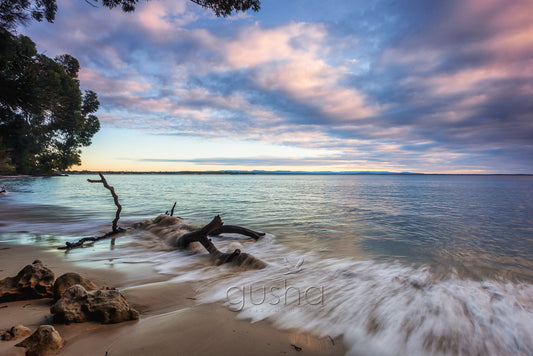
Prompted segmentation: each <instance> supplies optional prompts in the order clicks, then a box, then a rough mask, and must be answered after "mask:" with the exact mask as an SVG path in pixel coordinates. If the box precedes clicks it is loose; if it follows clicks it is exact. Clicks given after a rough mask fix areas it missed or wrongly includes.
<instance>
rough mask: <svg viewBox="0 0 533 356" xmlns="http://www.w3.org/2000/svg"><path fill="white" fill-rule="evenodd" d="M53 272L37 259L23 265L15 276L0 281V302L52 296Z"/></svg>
mask: <svg viewBox="0 0 533 356" xmlns="http://www.w3.org/2000/svg"><path fill="white" fill-rule="evenodd" d="M53 285H54V272H52V271H51V270H50V269H49V268H47V267H45V266H44V265H43V263H42V262H41V261H39V260H35V261H33V263H32V264H31V265H27V266H26V267H24V268H23V269H22V270H21V271H20V272H19V273H18V274H17V275H16V276H15V277H7V278H4V279H2V280H1V281H0V302H11V301H15V300H25V299H39V298H48V297H51V296H52V286H53Z"/></svg>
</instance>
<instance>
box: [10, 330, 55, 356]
mask: <svg viewBox="0 0 533 356" xmlns="http://www.w3.org/2000/svg"><path fill="white" fill-rule="evenodd" d="M15 346H19V347H25V348H26V356H41V355H49V354H53V353H56V352H57V351H58V350H59V349H60V348H62V347H63V338H61V335H59V333H58V332H57V330H56V329H54V327H53V326H52V325H41V326H39V328H38V329H37V330H35V332H34V333H33V334H31V335H30V337H28V338H27V339H24V340H22V342H19V343H18V344H16V345H15Z"/></svg>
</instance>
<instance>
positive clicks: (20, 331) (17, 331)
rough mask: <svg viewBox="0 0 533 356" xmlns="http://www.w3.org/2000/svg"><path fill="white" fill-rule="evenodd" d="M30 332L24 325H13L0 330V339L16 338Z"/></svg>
mask: <svg viewBox="0 0 533 356" xmlns="http://www.w3.org/2000/svg"><path fill="white" fill-rule="evenodd" d="M30 334H31V330H30V329H29V328H27V327H25V326H24V325H15V326H13V327H11V328H10V329H7V330H5V331H0V340H5V341H10V340H16V339H19V338H21V337H24V336H28V335H30Z"/></svg>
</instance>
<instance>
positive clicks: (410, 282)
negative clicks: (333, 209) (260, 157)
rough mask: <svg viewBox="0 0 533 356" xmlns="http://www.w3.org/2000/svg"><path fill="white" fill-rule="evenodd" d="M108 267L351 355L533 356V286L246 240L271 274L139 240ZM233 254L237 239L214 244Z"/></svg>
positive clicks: (106, 255)
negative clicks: (138, 273)
mask: <svg viewBox="0 0 533 356" xmlns="http://www.w3.org/2000/svg"><path fill="white" fill-rule="evenodd" d="M129 238H130V239H131V242H130V243H125V244H122V245H121V247H120V248H116V249H115V250H113V251H105V252H103V251H102V252H97V253H95V254H91V255H90V256H91V258H92V259H102V260H104V259H107V260H111V261H112V262H109V263H131V262H133V261H135V262H151V263H154V264H155V266H156V269H157V271H158V272H159V273H163V274H170V275H174V276H175V277H174V278H173V279H172V280H171V282H176V283H179V282H184V281H202V283H203V286H202V287H201V288H200V290H199V293H200V299H199V302H200V303H208V302H221V303H224V304H225V305H226V306H227V307H228V308H230V309H232V310H236V311H238V317H239V318H245V319H249V320H251V321H252V322H253V321H258V320H264V319H268V320H270V321H271V322H273V323H274V325H275V326H276V327H279V328H298V329H302V330H305V331H309V332H312V333H315V334H318V335H319V336H326V335H329V336H332V337H336V336H340V335H343V337H344V341H345V343H346V346H347V348H348V350H349V353H350V354H354V355H355V354H375V355H406V354H408V355H426V354H493V355H502V354H508V355H531V354H533V286H532V285H531V284H528V283H519V282H511V281H505V280H490V281H474V280H471V279H461V278H459V277H458V276H457V275H454V274H450V275H447V276H441V275H436V274H434V273H433V272H432V271H431V270H430V269H429V268H427V267H414V266H408V265H405V264H402V263H399V262H394V263H378V262H375V261H371V260H370V261H355V260H352V259H349V258H328V259H323V258H321V257H320V256H319V255H318V254H314V253H302V252H299V251H291V250H288V249H287V248H285V247H284V246H282V245H280V244H278V243H276V241H275V238H274V237H273V236H272V235H267V236H265V237H264V238H263V239H260V240H258V241H257V242H247V241H240V244H241V245H242V250H243V252H247V253H250V254H253V255H254V256H256V257H258V258H260V259H262V260H263V261H265V262H267V263H268V267H266V268H265V269H262V270H242V269H240V268H237V267H232V266H229V265H222V266H214V265H212V263H211V262H210V260H209V258H207V257H206V255H205V254H200V255H197V254H191V253H185V252H178V251H173V250H171V249H169V248H167V249H164V248H162V247H161V246H159V245H158V244H155V243H152V242H150V243H146V240H150V239H152V238H153V236H151V235H147V234H146V233H142V232H138V233H135V234H133V235H131V236H130V237H129ZM213 241H214V242H215V244H216V245H217V246H218V247H219V248H220V249H221V250H225V249H227V248H228V247H230V246H231V245H232V243H234V241H232V240H231V239H217V238H213Z"/></svg>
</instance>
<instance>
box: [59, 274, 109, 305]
mask: <svg viewBox="0 0 533 356" xmlns="http://www.w3.org/2000/svg"><path fill="white" fill-rule="evenodd" d="M75 284H79V285H81V286H82V287H83V288H85V290H94V289H99V288H98V286H97V285H96V284H94V283H93V282H91V281H90V280H89V279H87V278H85V277H82V276H81V275H79V274H78V273H74V272H69V273H65V274H62V275H61V276H59V277H58V278H57V279H56V281H55V283H54V288H53V290H54V298H55V299H56V300H57V299H59V298H61V296H62V295H63V293H65V291H66V290H67V289H68V288H70V287H72V286H73V285H75Z"/></svg>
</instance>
